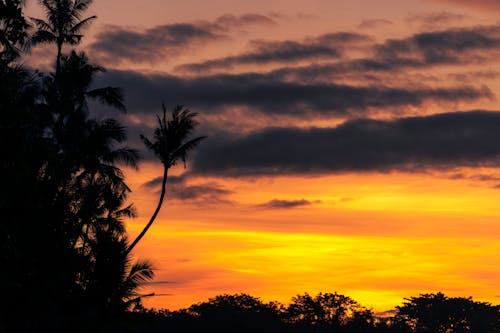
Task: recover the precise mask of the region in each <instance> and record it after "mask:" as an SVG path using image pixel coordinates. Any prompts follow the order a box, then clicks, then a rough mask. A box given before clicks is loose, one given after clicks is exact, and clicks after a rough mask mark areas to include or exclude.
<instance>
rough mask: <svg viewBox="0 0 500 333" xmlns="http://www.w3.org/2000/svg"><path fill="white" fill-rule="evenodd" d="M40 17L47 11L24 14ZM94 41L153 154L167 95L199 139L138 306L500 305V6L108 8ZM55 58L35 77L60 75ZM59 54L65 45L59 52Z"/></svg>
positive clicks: (134, 135)
mask: <svg viewBox="0 0 500 333" xmlns="http://www.w3.org/2000/svg"><path fill="white" fill-rule="evenodd" d="M28 13H29V15H30V16H35V17H40V16H42V15H43V14H42V12H41V11H40V9H38V8H37V2H36V1H28ZM87 14H88V16H90V15H94V14H95V15H97V16H98V20H96V21H95V22H94V24H93V25H92V26H91V27H90V28H89V30H88V31H87V33H86V37H85V39H84V41H83V43H82V44H81V45H80V46H79V47H78V48H79V49H81V50H84V51H85V52H86V53H87V54H88V55H89V57H90V59H91V60H92V61H93V62H96V63H98V64H100V65H103V66H104V67H106V68H107V69H108V71H107V72H106V73H105V74H103V75H101V76H100V77H99V78H98V80H97V82H96V86H103V85H112V86H121V87H123V89H124V92H125V95H126V102H127V107H128V114H127V115H121V114H118V113H114V112H113V111H110V110H105V109H99V108H97V109H96V112H97V114H98V115H99V116H104V115H107V116H109V115H112V116H113V117H117V118H119V119H120V120H121V121H122V122H123V123H124V124H126V125H127V127H128V129H129V144H130V145H131V146H133V147H136V148H139V149H140V150H141V152H142V153H143V156H144V160H143V162H142V164H141V167H140V170H139V171H134V170H129V169H127V170H126V175H127V181H128V184H129V185H130V187H131V189H132V191H133V192H132V194H131V196H130V202H133V203H134V204H135V206H136V207H137V210H138V214H139V217H138V218H136V219H134V220H131V221H128V223H127V225H128V230H129V233H130V235H131V237H134V236H135V235H137V234H138V233H139V231H140V230H141V229H142V227H143V226H144V224H145V223H146V222H147V221H148V219H149V217H150V215H151V214H152V212H153V210H154V208H155V206H156V203H157V199H158V191H159V189H160V181H161V179H160V178H158V177H160V176H161V175H162V166H161V164H160V163H159V162H158V161H156V160H155V159H154V157H153V156H151V155H150V154H149V153H147V152H146V151H144V148H143V146H142V145H141V143H140V141H139V134H141V133H142V134H146V135H147V136H151V133H152V130H153V128H154V127H155V126H156V119H155V114H156V113H159V112H160V111H161V103H162V101H163V102H164V103H165V104H166V105H167V107H168V108H169V109H170V108H172V107H173V106H174V105H176V104H183V105H185V106H187V107H189V108H190V109H191V110H192V111H195V112H198V113H199V117H198V120H199V121H200V126H199V130H198V132H197V133H198V134H200V135H202V134H203V135H207V136H208V139H206V140H205V141H204V142H202V144H201V145H200V146H199V148H198V149H197V152H196V154H194V155H193V156H192V158H191V161H190V163H189V164H188V168H187V169H184V168H183V167H182V166H181V167H179V168H176V169H175V170H173V172H172V177H171V178H170V180H169V184H168V188H167V199H166V202H165V205H164V207H163V209H162V211H161V213H160V215H159V218H158V219H157V221H156V222H155V224H154V225H153V227H152V228H151V229H150V231H149V233H148V234H147V235H146V237H145V238H144V239H143V241H142V242H141V243H140V244H139V245H138V246H137V248H136V255H137V257H141V258H149V259H150V260H151V261H152V262H153V263H154V265H155V267H156V268H157V271H156V278H155V280H154V282H153V283H151V284H149V285H148V286H147V287H146V288H145V289H144V292H155V293H156V296H155V297H151V298H149V299H148V300H146V302H145V303H146V305H148V306H154V307H156V308H169V309H178V308H181V307H186V306H189V305H191V304H192V303H195V302H200V301H205V300H207V299H208V298H209V297H212V296H215V295H218V294H223V293H236V292H245V293H249V294H251V295H253V296H256V297H260V298H261V299H262V300H264V301H271V300H277V301H280V302H283V303H287V302H289V301H290V298H291V297H292V296H294V295H296V294H299V293H304V292H309V293H312V294H315V293H318V292H320V291H321V292H334V291H336V292H339V293H342V294H345V295H348V296H350V297H352V298H354V299H355V300H356V301H358V302H360V303H361V304H362V305H365V306H368V307H373V309H374V310H375V311H383V310H389V309H391V308H393V307H394V306H396V305H398V304H400V303H401V302H402V300H403V298H404V297H410V296H417V295H418V294H419V293H423V292H438V291H442V292H444V293H445V294H447V295H449V296H473V297H474V298H475V299H476V300H480V301H489V302H492V303H495V304H498V303H499V302H500V170H499V169H498V167H499V166H500V102H499V100H498V96H500V95H499V94H500V67H499V65H500V1H498V0H475V1H468V0H404V1H401V0H378V1H372V0H349V1H348V0H342V1H341V0H307V1H306V0H265V1H264V0H253V1H247V0H213V1H206V0H183V1H173V0H143V1H130V0H101V1H94V4H93V5H92V7H91V8H90V9H89V10H88V11H87ZM53 49H54V47H53V46H49V47H38V48H35V49H33V50H32V55H31V57H30V59H28V60H27V62H28V63H34V62H38V63H43V62H44V61H45V60H46V59H50V60H49V62H45V63H46V64H48V65H51V62H50V61H52V59H53V57H52V54H53V52H54V50H53ZM66 50H67V49H66Z"/></svg>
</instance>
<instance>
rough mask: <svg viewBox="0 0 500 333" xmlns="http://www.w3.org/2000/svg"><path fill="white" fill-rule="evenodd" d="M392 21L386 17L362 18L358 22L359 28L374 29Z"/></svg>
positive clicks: (391, 23)
mask: <svg viewBox="0 0 500 333" xmlns="http://www.w3.org/2000/svg"><path fill="white" fill-rule="evenodd" d="M393 24H394V23H393V22H391V21H389V20H386V19H371V20H363V21H361V23H360V24H358V28H359V29H374V28H378V27H382V26H388V25H393Z"/></svg>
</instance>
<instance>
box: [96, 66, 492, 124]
mask: <svg viewBox="0 0 500 333" xmlns="http://www.w3.org/2000/svg"><path fill="white" fill-rule="evenodd" d="M117 83H118V84H120V85H121V86H122V87H123V89H124V91H125V96H126V102H127V107H128V108H129V109H130V110H133V112H134V113H150V112H151V110H155V111H156V110H158V105H159V103H160V101H167V102H169V101H176V102H177V103H179V104H186V105H187V104H188V105H189V106H190V107H191V108H193V109H195V108H196V109H202V110H206V111H208V112H217V110H221V108H223V107H226V106H244V107H249V108H252V109H253V110H256V111H258V112H261V113H264V114H267V115H273V114H274V115H289V116H300V117H304V116H311V115H312V114H324V115H327V114H328V115H345V114H347V113H348V112H350V111H353V110H361V111H363V110H368V109H370V108H384V107H406V106H420V105H422V104H423V103H425V102H453V103H455V102H458V101H472V100H477V99H479V98H492V97H493V94H492V93H491V91H490V90H489V89H488V88H487V87H481V88H476V87H472V86H461V87H452V88H436V89H433V88H391V87H384V86H382V85H378V86H375V85H374V86H365V87H363V86H349V85H340V84H333V83H310V84H306V83H296V82H287V81H284V80H280V79H275V78H274V77H273V74H234V75H230V74H219V75H212V76H205V77H196V78H183V77H178V76H171V75H166V74H165V75H161V74H150V75H146V74H140V73H137V72H132V71H110V72H108V73H106V74H105V75H103V76H101V77H100V78H99V82H98V84H99V85H110V84H115V85H116V84H117ZM206 111H204V112H206Z"/></svg>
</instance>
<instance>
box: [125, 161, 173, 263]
mask: <svg viewBox="0 0 500 333" xmlns="http://www.w3.org/2000/svg"><path fill="white" fill-rule="evenodd" d="M167 178H168V168H167V167H165V169H164V171H163V181H162V183H161V194H160V200H159V201H158V206H156V209H155V211H154V213H153V215H152V216H151V219H150V220H149V222H148V224H146V226H145V227H144V229H142V231H141V233H140V234H139V236H137V238H136V239H134V241H133V242H132V244H130V246H129V247H128V248H127V250H126V251H125V254H129V253H130V251H132V250H133V248H134V247H135V246H136V245H137V243H139V241H140V240H141V239H142V237H144V235H145V234H146V232H147V231H148V230H149V228H150V227H151V225H152V224H153V222H154V220H155V219H156V216H157V215H158V213H159V212H160V208H161V205H162V203H163V198H164V197H165V191H166V189H167Z"/></svg>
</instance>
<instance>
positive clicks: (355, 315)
mask: <svg viewBox="0 0 500 333" xmlns="http://www.w3.org/2000/svg"><path fill="white" fill-rule="evenodd" d="M286 317H287V321H288V322H290V323H293V324H295V325H298V326H300V327H304V328H307V327H310V328H313V329H314V331H320V332H322V331H331V330H332V329H336V330H338V329H341V328H347V329H351V328H355V329H359V330H360V331H362V330H364V329H367V328H369V327H370V326H372V324H373V315H372V313H371V311H370V310H368V309H366V308H365V307H363V306H361V305H360V304H359V303H358V302H356V301H354V300H353V299H351V298H350V297H348V296H344V295H340V294H337V293H333V294H332V293H319V294H318V295H316V296H314V297H312V296H311V295H309V294H307V293H305V294H304V295H297V296H296V297H293V298H292V303H291V304H290V305H289V307H288V309H287V313H286Z"/></svg>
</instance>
